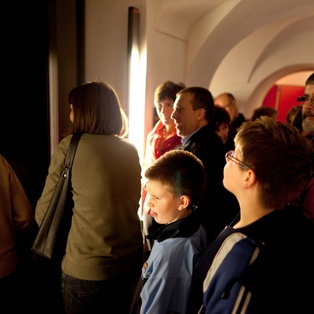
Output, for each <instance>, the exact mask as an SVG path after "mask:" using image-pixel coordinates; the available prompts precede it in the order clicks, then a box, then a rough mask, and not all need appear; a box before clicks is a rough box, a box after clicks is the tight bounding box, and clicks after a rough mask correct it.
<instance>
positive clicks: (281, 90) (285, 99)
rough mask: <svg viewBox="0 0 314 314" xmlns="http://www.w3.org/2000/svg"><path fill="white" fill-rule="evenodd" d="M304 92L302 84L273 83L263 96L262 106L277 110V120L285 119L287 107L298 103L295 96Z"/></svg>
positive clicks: (283, 120) (282, 120)
mask: <svg viewBox="0 0 314 314" xmlns="http://www.w3.org/2000/svg"><path fill="white" fill-rule="evenodd" d="M303 93H304V86H291V85H274V86H273V87H272V88H271V89H270V90H269V92H268V93H267V95H266V96H265V98H264V101H263V106H266V107H273V108H276V109H277V110H278V111H279V114H278V118H277V120H278V121H280V122H285V121H286V114H287V112H288V111H289V109H290V108H291V107H293V106H295V105H297V104H298V102H297V97H298V96H302V95H303Z"/></svg>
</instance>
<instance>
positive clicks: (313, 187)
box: [293, 73, 314, 224]
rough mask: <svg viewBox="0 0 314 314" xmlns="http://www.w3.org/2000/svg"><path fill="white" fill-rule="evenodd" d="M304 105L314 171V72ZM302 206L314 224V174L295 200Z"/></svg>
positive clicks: (305, 124)
mask: <svg viewBox="0 0 314 314" xmlns="http://www.w3.org/2000/svg"><path fill="white" fill-rule="evenodd" d="M302 98H303V101H304V103H303V106H302V135H303V136H304V137H305V138H306V139H308V140H309V142H310V144H311V148H312V163H313V172H314V73H312V74H311V75H310V76H309V77H308V78H307V80H306V82H305V89H304V95H303V97H302ZM293 204H295V205H297V206H300V207H301V210H302V212H303V214H304V215H305V216H306V217H307V218H308V219H309V220H310V221H311V222H312V223H313V224H314V205H313V204H314V175H312V177H311V180H310V181H309V183H308V185H307V186H306V188H305V189H304V191H302V193H301V194H300V195H299V196H298V197H297V198H296V199H295V200H294V201H293Z"/></svg>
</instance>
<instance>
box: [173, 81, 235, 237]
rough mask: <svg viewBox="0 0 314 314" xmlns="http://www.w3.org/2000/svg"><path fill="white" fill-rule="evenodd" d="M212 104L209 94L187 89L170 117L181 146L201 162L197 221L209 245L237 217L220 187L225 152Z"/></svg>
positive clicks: (232, 200)
mask: <svg viewBox="0 0 314 314" xmlns="http://www.w3.org/2000/svg"><path fill="white" fill-rule="evenodd" d="M213 115H214V102H213V98H212V95H211V93H210V91H209V90H207V89H205V88H202V87H188V88H185V89H183V90H181V91H180V92H179V93H178V94H177V98H176V101H175V104H174V112H173V114H172V117H173V119H174V120H175V124H176V128H177V133H178V135H180V136H181V137H182V145H181V146H179V147H177V148H176V149H181V150H187V151H190V152H192V153H193V154H195V155H196V156H197V157H198V158H199V159H201V160H202V162H203V164H204V167H205V170H206V175H207V181H206V191H205V193H204V196H203V198H202V200H201V201H200V203H199V211H198V213H197V214H198V215H199V219H200V221H201V223H202V225H203V226H204V227H205V229H206V232H207V234H208V237H209V241H212V240H213V239H214V238H215V237H216V236H217V235H218V234H219V233H220V231H221V230H222V229H223V228H224V227H225V226H226V225H228V224H229V223H230V222H231V221H232V220H233V219H234V218H235V217H236V215H237V214H238V212H239V204H238V202H237V200H236V199H235V197H234V196H233V195H232V194H231V193H230V192H229V191H227V190H226V189H225V188H224V187H223V184H222V179H223V168H224V165H225V163H226V161H225V158H224V156H225V148H224V146H223V143H222V141H221V140H220V138H219V136H218V135H217V134H216V133H215V123H214V121H213Z"/></svg>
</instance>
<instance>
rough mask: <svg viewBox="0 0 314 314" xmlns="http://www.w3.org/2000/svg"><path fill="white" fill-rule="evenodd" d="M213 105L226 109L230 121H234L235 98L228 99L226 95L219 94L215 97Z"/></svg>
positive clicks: (235, 113)
mask: <svg viewBox="0 0 314 314" xmlns="http://www.w3.org/2000/svg"><path fill="white" fill-rule="evenodd" d="M214 103H215V105H217V106H219V107H222V108H224V109H226V110H227V111H228V113H229V116H230V122H232V121H234V120H235V119H236V118H237V115H238V109H237V103H236V101H235V100H233V101H230V100H229V98H228V96H226V95H221V96H218V97H216V98H215V100H214Z"/></svg>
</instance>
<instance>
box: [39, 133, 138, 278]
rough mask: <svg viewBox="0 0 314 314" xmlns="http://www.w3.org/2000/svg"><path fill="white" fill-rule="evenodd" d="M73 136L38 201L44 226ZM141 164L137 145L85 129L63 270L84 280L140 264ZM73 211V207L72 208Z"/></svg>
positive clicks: (52, 165)
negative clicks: (139, 207) (89, 132)
mask: <svg viewBox="0 0 314 314" xmlns="http://www.w3.org/2000/svg"><path fill="white" fill-rule="evenodd" d="M70 138H71V136H67V137H66V138H65V139H63V140H62V141H61V142H60V143H59V145H58V148H57V150H56V152H55V153H54V155H53V156H52V158H51V163H50V166H49V171H48V172H49V173H48V176H47V178H46V183H45V187H44V190H43V192H42V195H41V197H40V199H39V200H38V202H37V206H36V216H35V217H36V221H37V222H38V224H39V225H40V223H41V221H42V219H43V217H44V214H45V212H46V209H47V207H48V204H49V202H50V200H51V197H52V194H53V191H54V189H55V186H56V184H57V181H58V178H59V174H60V172H61V169H62V165H63V163H64V159H65V155H66V152H67V149H68V146H69V143H70ZM140 192H141V167H140V163H139V156H138V153H137V150H136V148H135V147H134V146H133V145H132V144H131V143H130V142H129V141H128V140H126V139H122V138H119V137H115V136H106V135H93V134H83V136H82V137H81V139H80V142H79V144H78V147H77V151H76V155H75V158H74V162H73V169H72V193H73V200H74V208H73V217H72V226H71V230H70V233H69V237H68V241H67V247H66V254H65V256H64V258H63V262H62V270H63V271H64V272H65V273H66V274H67V275H70V276H72V277H75V278H79V279H83V280H107V279H110V278H115V277H117V276H120V275H122V274H123V272H125V271H126V272H128V271H131V269H134V267H135V268H137V267H139V265H140V266H141V264H139V261H140V260H141V256H142V248H143V241H142V234H141V225H140V219H139V217H138V214H137V212H138V206H139V199H140ZM69 210H71V209H69Z"/></svg>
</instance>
